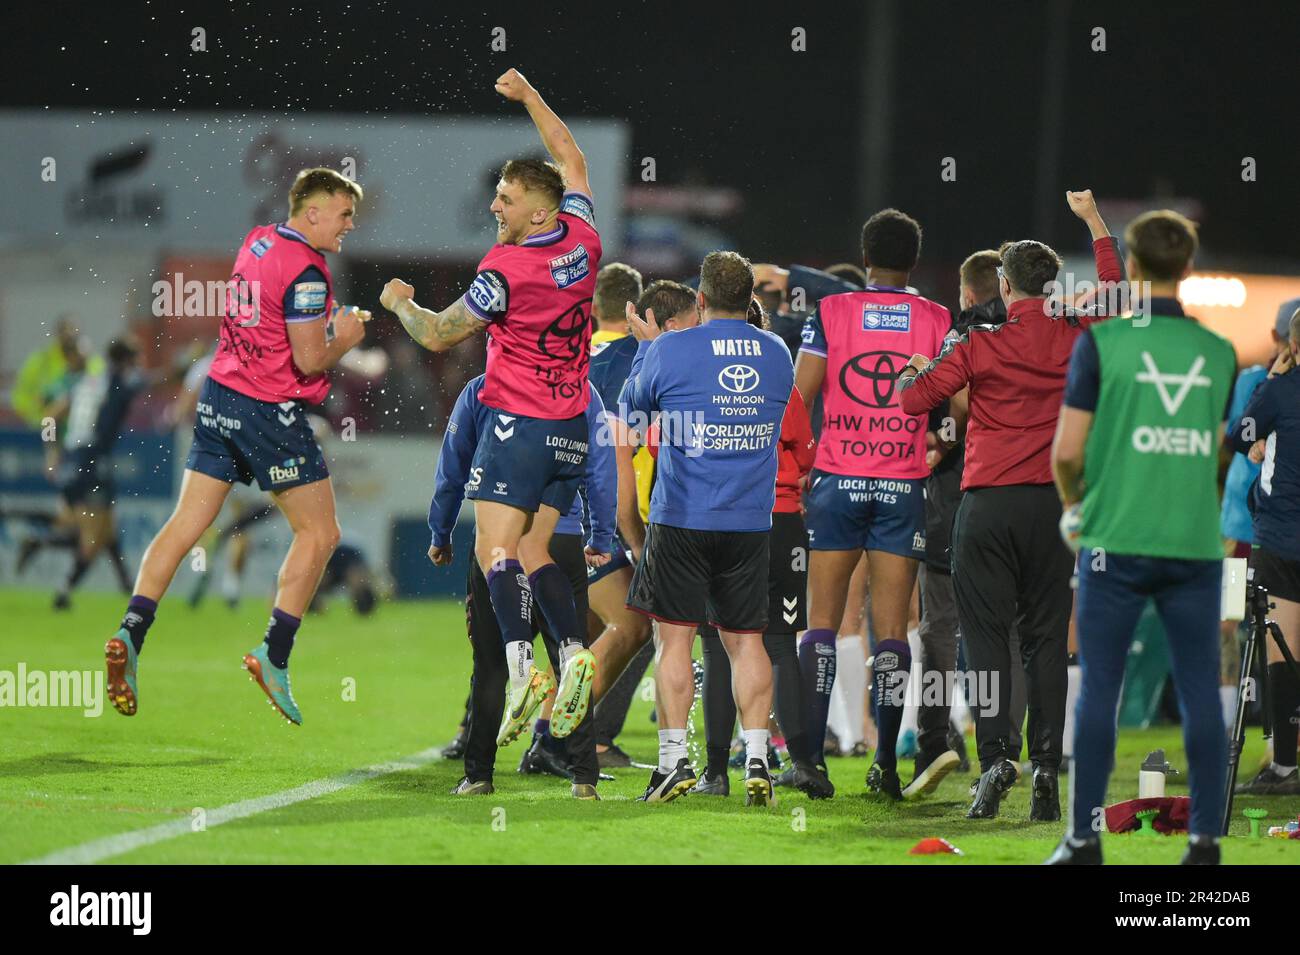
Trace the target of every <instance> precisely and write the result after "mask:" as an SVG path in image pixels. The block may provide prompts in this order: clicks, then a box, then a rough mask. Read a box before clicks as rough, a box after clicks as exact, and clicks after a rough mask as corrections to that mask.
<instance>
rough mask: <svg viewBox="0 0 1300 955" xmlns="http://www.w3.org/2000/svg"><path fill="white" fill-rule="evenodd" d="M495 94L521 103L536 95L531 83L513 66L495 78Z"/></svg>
mask: <svg viewBox="0 0 1300 955" xmlns="http://www.w3.org/2000/svg"><path fill="white" fill-rule="evenodd" d="M496 88H497V92H498V93H500V94H501V95H502V96H504V97H505V98H506V99H508V100H513V101H515V102H516V103H522V102H524V101H526V100H527V99H528V97H529V96H532V95H534V94H536V92H537V90H535V89H533V86H532V84H531V83H529V82H528V80H527V79H526V78H525V77H524V74H522V73H520V72H519V71H518V70H516V69H515V68H514V67H513V66H512V67H511V68H510V69H508V70H506V71H505V72H504V73H502V74H501V75H500V76H498V77H497V82H496Z"/></svg>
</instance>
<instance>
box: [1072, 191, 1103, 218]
mask: <svg viewBox="0 0 1300 955" xmlns="http://www.w3.org/2000/svg"><path fill="white" fill-rule="evenodd" d="M1065 201H1066V202H1068V203H1069V204H1070V211H1071V212H1073V213H1074V214H1075V215H1076V216H1078V217H1079V218H1080V219H1082V220H1083V221H1084V222H1087V221H1088V220H1089V219H1091V218H1092V217H1093V216H1095V215H1096V214H1097V203H1096V201H1095V200H1094V199H1093V198H1092V190H1091V189H1084V190H1082V191H1081V192H1067V193H1066V194H1065Z"/></svg>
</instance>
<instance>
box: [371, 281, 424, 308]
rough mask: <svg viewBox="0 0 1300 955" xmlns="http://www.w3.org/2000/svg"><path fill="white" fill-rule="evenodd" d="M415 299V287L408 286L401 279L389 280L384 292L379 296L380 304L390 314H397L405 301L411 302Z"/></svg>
mask: <svg viewBox="0 0 1300 955" xmlns="http://www.w3.org/2000/svg"><path fill="white" fill-rule="evenodd" d="M413 298H415V286H414V285H407V284H406V283H405V282H403V281H402V280H401V279H389V280H388V284H387V285H385V286H384V290H383V292H381V293H380V294H379V304H380V305H382V306H384V308H386V309H388V310H389V311H390V312H395V311H397V308H398V306H399V305H401V304H402V302H403V301H407V302H409V301H410V300H411V299H413Z"/></svg>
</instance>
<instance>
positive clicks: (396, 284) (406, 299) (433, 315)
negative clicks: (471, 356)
mask: <svg viewBox="0 0 1300 955" xmlns="http://www.w3.org/2000/svg"><path fill="white" fill-rule="evenodd" d="M379 304H380V305H382V306H384V308H386V309H388V310H389V311H390V312H392V313H393V314H394V315H396V316H397V317H398V319H399V320H400V321H401V323H402V327H403V328H405V329H406V333H407V334H408V335H410V336H411V337H412V338H413V339H415V341H416V342H417V343H419V344H420V345H423V346H424V347H425V348H427V349H429V351H446V350H447V349H448V348H451V347H452V346H453V345H458V344H460V343H461V342H463V341H464V340H465V339H467V338H469V337H470V336H471V335H475V334H477V333H478V332H481V331H482V330H483V329H484V328H486V327H487V324H488V323H487V321H485V320H484V319H482V318H480V317H479V316H477V315H475V314H474V313H473V312H472V311H470V309H469V306H467V305H466V304H465V296H463V295H462V296H461V297H460V298H458V299H456V301H454V302H452V303H451V304H450V305H448V306H447V307H446V308H445V309H443V310H442V311H441V312H435V311H431V310H430V309H427V308H421V307H420V306H419V305H416V304H415V288H414V286H411V285H407V284H406V283H405V282H403V281H402V280H401V279H391V280H390V281H389V282H388V284H387V285H385V286H384V291H383V294H381V295H380V296H379Z"/></svg>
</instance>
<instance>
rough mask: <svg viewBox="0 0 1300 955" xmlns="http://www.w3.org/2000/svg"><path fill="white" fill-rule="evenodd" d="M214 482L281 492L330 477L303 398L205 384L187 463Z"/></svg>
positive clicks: (212, 383)
mask: <svg viewBox="0 0 1300 955" xmlns="http://www.w3.org/2000/svg"><path fill="white" fill-rule="evenodd" d="M185 467H186V469H187V470H190V471H198V472H199V473H200V474H206V475H208V476H209V477H214V478H216V479H217V480H218V481H226V482H227V483H230V484H234V483H235V482H236V481H238V482H239V483H240V484H251V483H252V482H253V481H254V480H256V481H257V486H258V487H260V488H261V489H262V490H263V491H284V490H288V489H289V488H291V487H297V486H298V485H300V484H311V483H313V482H315V481H323V480H324V479H325V478H327V477H329V476H330V472H329V469H328V468H326V467H325V455H323V454H321V450H320V445H318V444H317V443H316V437H315V435H313V434H312V433H311V426H310V425H308V424H307V406H306V405H304V404H303V403H302V402H301V401H283V402H280V403H279V404H277V403H275V402H273V401H258V400H257V399H256V398H250V397H248V396H247V395H243V394H240V393H239V392H238V391H235V390H234V389H233V388H227V387H226V386H225V385H223V384H221V383H220V382H216V381H213V380H212V379H211V378H209V379H207V380H206V381H205V382H204V383H203V390H202V391H201V392H199V404H198V409H197V413H196V416H195V420H194V443H193V444H192V445H191V446H190V456H189V458H188V459H187V460H186V462H185Z"/></svg>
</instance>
